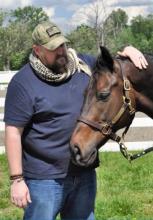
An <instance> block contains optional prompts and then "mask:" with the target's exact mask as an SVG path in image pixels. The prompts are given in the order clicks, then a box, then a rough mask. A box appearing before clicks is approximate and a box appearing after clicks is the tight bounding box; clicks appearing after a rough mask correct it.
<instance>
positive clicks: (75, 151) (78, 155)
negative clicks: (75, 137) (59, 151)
mask: <svg viewBox="0 0 153 220" xmlns="http://www.w3.org/2000/svg"><path fill="white" fill-rule="evenodd" d="M73 154H74V156H75V159H76V161H79V160H80V159H81V151H80V148H79V147H78V145H74V147H73Z"/></svg>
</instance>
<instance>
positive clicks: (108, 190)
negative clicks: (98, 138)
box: [0, 152, 153, 220]
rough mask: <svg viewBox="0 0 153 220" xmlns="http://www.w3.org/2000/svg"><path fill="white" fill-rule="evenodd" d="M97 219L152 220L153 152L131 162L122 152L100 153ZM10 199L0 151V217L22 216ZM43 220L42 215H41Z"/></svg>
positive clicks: (7, 219)
mask: <svg viewBox="0 0 153 220" xmlns="http://www.w3.org/2000/svg"><path fill="white" fill-rule="evenodd" d="M100 161H101V165H100V167H99V168H98V169H97V199H96V212H95V214H96V220H153V153H150V154H148V155H146V156H144V157H143V158H140V159H137V160H135V161H133V162H132V163H129V162H128V161H127V160H126V159H125V158H124V157H123V156H122V155H121V154H120V153H108V152H105V153H100ZM21 219H22V210H20V209H18V208H15V207H14V206H13V205H12V204H11V203H10V201H9V180H8V171H7V163H6V158H5V155H0V220H21ZM39 220H40V219H39Z"/></svg>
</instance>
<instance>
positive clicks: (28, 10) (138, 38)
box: [0, 6, 153, 70]
mask: <svg viewBox="0 0 153 220" xmlns="http://www.w3.org/2000/svg"><path fill="white" fill-rule="evenodd" d="M96 9H97V8H95V11H96V12H97V13H98V10H96ZM99 16H100V15H99V14H96V16H92V19H95V20H93V21H91V26H87V25H83V24H82V25H80V26H79V27H77V28H76V29H75V30H73V31H71V32H70V33H69V34H68V35H67V37H68V38H69V39H70V46H71V47H72V48H74V49H76V50H77V51H78V52H80V53H87V54H93V55H97V53H98V49H99V44H103V45H105V46H107V47H108V49H109V50H110V51H111V52H112V53H113V54H116V52H117V51H118V50H120V49H121V48H123V46H126V45H129V44H131V45H133V46H135V47H136V48H138V49H139V50H141V51H142V52H144V53H150V54H153V15H152V14H150V15H148V16H147V17H143V16H141V15H139V16H137V17H135V18H133V20H132V21H131V24H130V25H127V21H128V16H127V14H126V12H125V11H123V10H121V9H118V10H116V11H112V13H111V14H110V15H109V16H108V17H107V19H106V20H105V21H104V22H102V23H100V24H98V23H97V22H98V18H99ZM48 19H49V18H48V16H47V15H46V13H45V12H44V11H43V9H42V8H36V7H33V6H27V7H24V8H17V9H15V10H12V11H4V10H2V9H0V39H1V41H0V70H8V69H12V70H17V69H19V68H20V67H21V66H22V65H24V64H25V63H26V62H27V58H28V56H29V52H30V51H31V46H32V40H31V34H32V31H33V28H34V27H35V26H36V25H37V24H38V23H39V22H41V21H44V20H48ZM6 21H7V22H6ZM4 24H5V25H4ZM92 24H96V25H95V26H94V27H93V25H92Z"/></svg>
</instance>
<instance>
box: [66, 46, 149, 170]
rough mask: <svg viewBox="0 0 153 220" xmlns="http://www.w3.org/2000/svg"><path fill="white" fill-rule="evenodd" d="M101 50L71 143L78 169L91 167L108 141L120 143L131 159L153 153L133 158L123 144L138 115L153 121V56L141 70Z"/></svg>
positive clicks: (122, 150) (103, 48)
mask: <svg viewBox="0 0 153 220" xmlns="http://www.w3.org/2000/svg"><path fill="white" fill-rule="evenodd" d="M100 49H101V53H100V55H99V57H98V58H97V62H96V66H95V69H94V71H93V75H92V77H91V79H90V82H89V86H88V88H87V91H86V95H85V100H84V104H83V108H82V111H81V116H80V118H79V119H78V121H77V124H76V127H75V129H74V131H73V134H72V136H71V141H70V149H71V152H72V161H73V162H74V163H75V164H77V165H79V166H89V165H90V164H92V163H93V162H94V160H95V158H96V156H97V151H98V149H99V148H100V147H101V146H102V145H104V144H105V143H106V142H107V141H108V140H109V139H112V140H115V141H117V142H118V143H119V145H120V150H121V152H122V154H123V155H124V156H125V157H126V158H127V159H128V160H133V159H136V158H137V157H140V156H142V155H144V154H146V153H148V152H150V151H151V150H153V147H152V148H149V149H147V150H145V151H143V152H141V153H139V154H135V155H130V154H129V153H128V152H127V149H126V147H125V145H124V142H123V138H124V135H125V134H126V132H127V130H128V128H129V126H130V124H131V122H132V120H133V118H134V116H135V112H137V111H140V112H143V113H145V114H147V115H148V116H149V117H151V118H152V119H153V56H150V55H146V56H145V57H146V59H147V62H148V64H149V65H148V67H147V69H143V70H140V69H138V68H136V67H135V66H134V64H133V63H132V62H131V61H130V60H129V59H128V58H122V57H120V58H119V59H117V58H112V56H111V55H110V53H109V51H108V50H107V48H105V47H101V48H100ZM121 128H125V130H124V132H123V134H122V138H121V137H119V136H118V135H117V134H116V131H118V130H119V129H121Z"/></svg>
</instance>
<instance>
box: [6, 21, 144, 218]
mask: <svg viewBox="0 0 153 220" xmlns="http://www.w3.org/2000/svg"><path fill="white" fill-rule="evenodd" d="M32 38H33V51H32V54H31V55H30V58H29V63H28V64H26V65H25V66H24V67H23V68H22V69H21V70H20V71H19V72H18V73H17V74H16V75H15V76H14V77H13V79H12V80H11V82H10V84H9V86H8V91H7V96H6V103H5V116H4V121H5V123H6V135H5V140H6V153H7V157H8V162H9V168H10V180H11V200H12V202H13V203H14V204H15V205H16V206H18V207H23V208H24V210H25V212H24V220H38V219H39V220H54V219H55V218H56V216H57V215H58V213H60V215H61V219H62V220H93V219H94V201H95V195H96V175H95V168H96V167H97V166H98V160H96V161H95V163H94V164H93V165H92V166H91V167H89V168H81V167H75V165H73V164H71V163H70V152H69V139H70V136H71V133H72V131H73V128H74V126H75V123H76V119H77V118H78V116H79V114H80V109H81V106H82V103H83V94H84V91H85V89H86V87H87V85H88V82H89V78H90V75H91V71H92V68H93V67H94V64H95V58H93V57H92V56H87V55H77V54H76V52H75V51H74V50H73V49H71V48H70V49H67V47H66V42H67V41H68V40H67V39H66V38H65V37H64V36H63V34H62V33H61V31H60V29H59V28H58V27H57V25H56V24H53V23H51V22H44V23H42V24H39V25H38V26H37V27H36V28H35V29H34V31H33V34H32ZM120 54H121V55H123V56H129V58H131V59H132V61H133V62H134V63H135V65H136V66H137V67H139V68H143V67H144V68H146V65H147V63H146V60H145V58H144V56H143V54H142V53H141V52H139V51H138V50H137V49H135V48H133V47H126V48H125V49H124V51H123V52H122V53H121V52H120ZM140 57H141V60H140V59H139V58H140Z"/></svg>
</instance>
